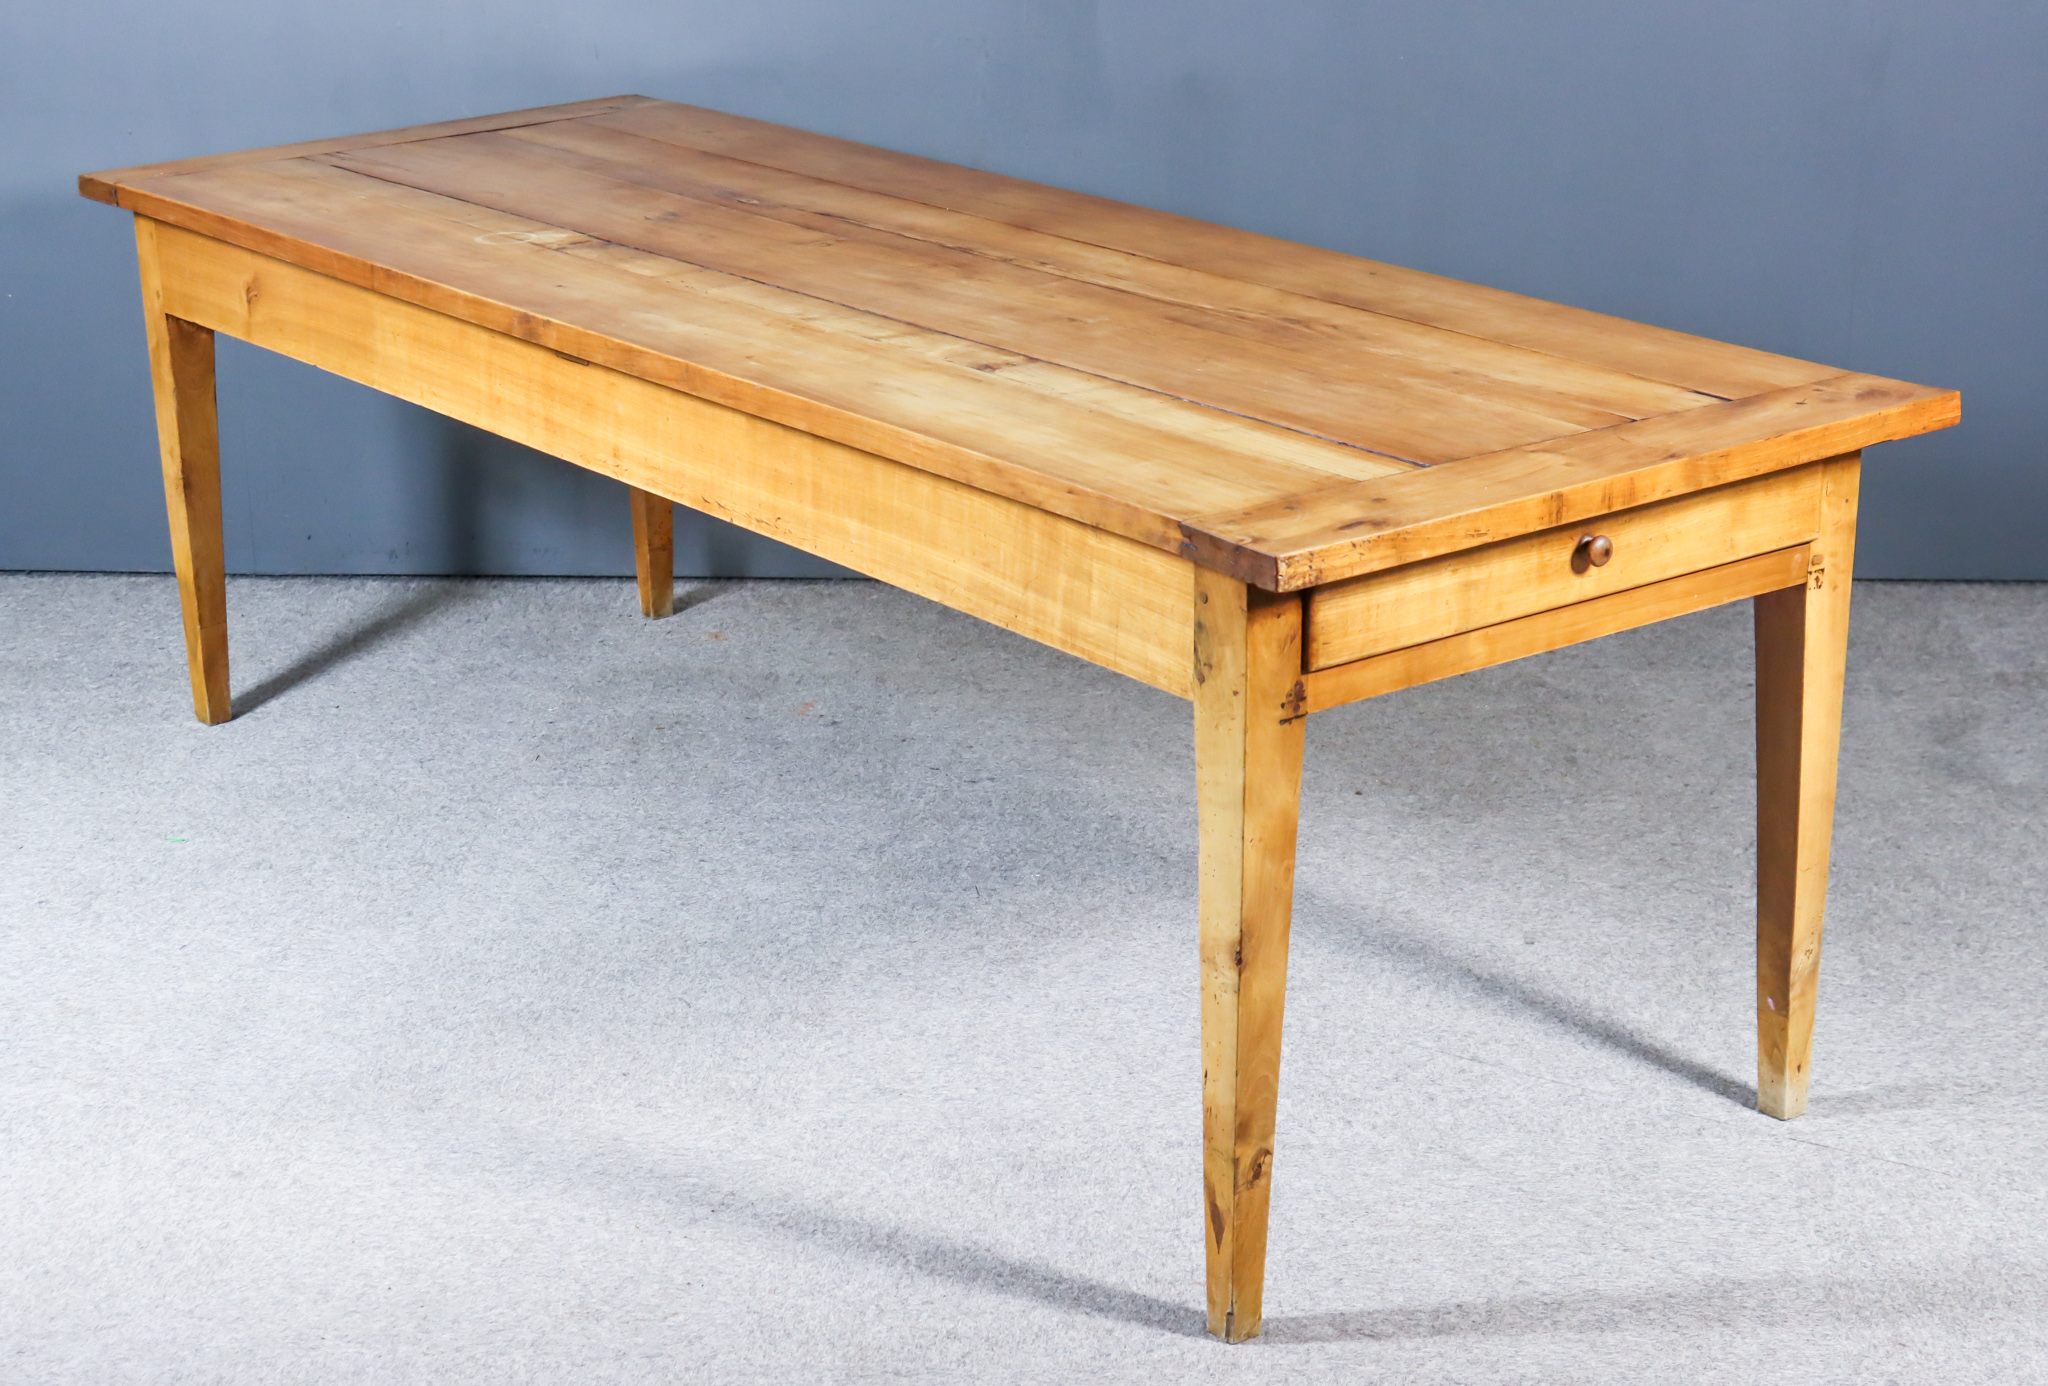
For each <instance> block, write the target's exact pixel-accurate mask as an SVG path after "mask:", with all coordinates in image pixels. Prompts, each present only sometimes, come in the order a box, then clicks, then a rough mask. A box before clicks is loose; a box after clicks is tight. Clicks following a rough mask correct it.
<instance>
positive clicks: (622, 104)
mask: <svg viewBox="0 0 2048 1386" xmlns="http://www.w3.org/2000/svg"><path fill="white" fill-rule="evenodd" d="M652 101H653V98H652V97H647V96H607V97H603V98H601V99H599V100H596V101H571V102H568V103H566V104H564V105H560V106H535V107H533V108H531V109H529V110H524V111H505V112H502V113H500V114H498V115H487V116H468V117H465V118H464V119H461V120H444V121H440V122H437V123H435V124H432V125H406V126H401V127H399V128H398V129H395V130H374V131H371V132H370V133H368V134H362V135H338V136H333V137H330V138H327V139H319V140H302V141H300V142H299V143H297V144H274V145H267V146H264V147H263V148H260V149H240V150H236V151H234V152H233V153H229V154H202V155H200V156H199V157H197V158H192V159H171V160H167V161H165V162H163V163H156V164H136V165H134V166H133V167H130V168H110V169H105V170H103V171H101V172H99V173H81V174H79V175H78V191H79V193H80V195H81V196H84V197H89V198H91V199H93V201H95V202H105V203H109V204H111V205H113V206H120V205H122V203H121V200H120V190H121V187H122V185H124V184H128V183H137V182H142V181H144V180H146V179H152V178H168V177H174V176H176V175H178V174H181V173H200V172H204V171H206V170H209V169H226V168H235V167H238V166H240V165H243V164H266V163H272V162H275V161H276V160H279V159H291V158H298V157H301V156H304V155H308V154H333V153H338V152H340V151H342V150H348V149H372V148H375V147H377V146H379V145H387V144H404V143H406V142H408V141H411V140H431V139H440V138H443V137H444V136H448V135H468V134H475V133H477V132H478V131H483V130H509V129H515V128H517V127H520V126H527V125H540V124H544V123H547V122H549V121H558V120H577V119H581V118H584V117H588V116H593V115H603V114H605V113H606V112H608V111H623V110H626V109H628V108H629V107H633V106H644V105H647V104H649V103H650V102H652Z"/></svg>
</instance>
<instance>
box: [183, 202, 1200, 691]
mask: <svg viewBox="0 0 2048 1386" xmlns="http://www.w3.org/2000/svg"><path fill="white" fill-rule="evenodd" d="M156 238H157V245H158V248H159V254H160V258H161V265H162V278H163V293H164V311H165V312H166V313H167V314H169V315H171V316H172V317H176V318H182V319H185V320H186V321H188V322H192V323H196V324H198V325H200V326H202V327H206V328H210V329H212V330H214V331H217V332H224V333H227V334H228V335H229V336H231V337H237V338H240V339H242V340H243V341H247V342H251V343H253V344H255V345H257V346H260V347H265V348H267V349H269V350H271V351H275V352H278V353H280V354H281V355H285V356H289V357H292V358H293V359H295V360H299V361H304V362H306V363H308V364H310V365H314V366H318V367H320V368H321V369H323V370H327V371H331V372H333V373H334V374H336V375H340V376H344V377H346V378H348V379H350V380H354V381H358V382H360V383H361V384H364V385H368V386H370V387H372V388H373V389H377V390H381V391H383V392H384V393H386V394H390V395H395V396H397V397H398V398H400V399H404V400H408V401H410V402H411V403H414V404H418V405H422V406H424V407H426V408H428V409H432V410H434V411H435V412H436V413H440V414H445V415H447V416H449V417H451V418H455V419H459V420H461V421H462V422H464V423H469V424H474V425H476V426H478V427H480V428H484V429H488V430H489V431H491V432H493V433H496V434H499V435H501V436H503V437H506V438H510V439H512V440H513V441H515V442H519V443H524V444H526V445H528V446H530V447H534V448H538V449H540V450H541V451H543V452H547V453H551V454H553V455H554V456H556V457H560V458H563V459H565V460H567V461H569V462H573V463H575V464H576V465H578V466H581V467H585V468H588V469H590V470H591V471H595V472H601V473H603V474H604V475H606V476H611V477H616V478H618V479H619V480H621V481H624V482H626V483H628V484H629V485H632V486H636V487H639V488H640V489H641V490H643V491H649V492H652V493H654V494H656V495H660V496H665V497H667V498H668V499H670V500H672V501H675V502H677V503H679V504H682V505H686V506H689V507H690V508H692V509H695V510H702V511H705V512H706V513H708V514H712V515H716V516H718V517H719V518H721V519H724V520H729V521H731V522H732V523H734V524H737V525H740V526H741V527H743V528H746V529H749V530H752V531H754V532H755V533H758V534H764V535H767V536H768V537H770V538H773V539H777V540H780V541H781V542H783V543H786V544H790V545H792V546H794V547H796V548H799V549H802V550H804V551H805V552H807V553H812V554H816V555H817V556H819V557H821V558H825V559H828V560H830V561H832V562H834V563H839V564H843V565H844V566H846V567H848V568H851V569H853V570H854V571H856V572H860V573H865V574H867V575H869V576H871V577H875V578H879V579H881V580H882V581H884V582H888V583H891V584H893V585H895V586H898V587H902V588H906V589H908V590H909V591H912V592H915V593H917V594H919V595H920V596H924V597H929V598H931V599H932V600H934V601H937V602H940V603H942V604H944V605H946V606H949V607H953V608H954V609H956V610H959V611H964V612H967V613H968V614H970V615H973V616H979V617H981V618H982V619H984V620H987V621H990V622H993V623H994V624H996V625H999V626H1002V627H1003V628H1004V629H1006V630H1011V631H1015V632H1017V633H1018V634H1020V635H1025V636H1029V637H1030V638H1032V639H1034V640H1038V641H1041V642H1043V643H1045V644H1048V645H1051V646H1053V647H1055V648H1057V649H1061V650H1065V651H1067V652H1068V653H1070V654H1074V655H1078V656H1080V657H1081V658H1083V659H1086V660H1089V661H1092V662H1093V663H1096V664H1100V665H1103V666H1104V667H1106V668H1109V669H1113V670H1115V671H1117V672H1118V673H1121V674H1128V675H1129V676H1131V677H1132V678H1135V679H1138V680H1140V681H1141V682H1144V683H1148V684H1151V685H1152V686H1153V687H1155V688H1159V689H1163V690H1165V691H1166V692H1169V693H1173V694H1177V695H1178V696H1180V697H1183V698H1185V697H1187V696H1189V692H1190V682H1191V678H1192V675H1191V655H1190V652H1191V650H1192V649H1193V641H1194V637H1193V601H1192V593H1193V584H1194V574H1193V569H1192V565H1191V564H1190V563H1189V562H1188V560H1187V559H1185V558H1181V557H1179V556H1177V555H1174V554H1170V553H1166V552H1164V551H1162V550H1159V549H1154V548H1151V547H1149V546H1147V545H1144V544H1140V543H1138V542H1137V541H1135V540H1131V539H1126V538H1124V537H1122V536H1121V535H1116V534H1111V533H1108V532H1106V531H1103V530H1099V529H1094V528H1092V527H1090V526H1088V525H1084V524H1080V523H1078V522H1076V521H1073V520H1069V519H1066V518H1065V517H1063V516H1058V515H1054V514H1051V513H1049V512H1047V511H1043V510H1039V509H1036V508H1035V507H1032V506H1028V505H1024V504H1022V503H1020V502H1017V501H1013V500H1010V499H1008V498H1006V497H1002V496H997V495H993V494H991V493H989V492H986V491H979V490H976V489H975V488H973V487H971V486H967V485H964V484H963V483H960V482H957V481H953V480H950V479H948V478H946V477H940V476H935V475H933V474H932V473H929V472H924V471H919V470H918V469H917V468H915V467H909V466H905V465H904V464H902V463H899V462H892V461H890V460H888V459H886V458H882V457H877V456H875V455H874V454H872V453H867V452H862V451H861V450H859V449H857V448H852V447H848V446H846V445H845V444H843V443H836V442H832V441H830V440H829V439H825V438H820V437H817V436H816V435H814V434H809V433H805V432H802V431H801V430H799V429H794V428H790V427H788V426H787V425H784V424H778V423H774V422H771V421H769V420H766V419H761V418H757V417H755V416H753V415H750V414H746V413H743V412H741V411H739V410H736V409H732V408H730V407H728V406H725V405H721V404H714V403H712V402H710V401H708V400H704V399H699V398H697V397H696V396H693V395H688V394H684V393H682V392H681V391H678V390H675V389H671V388H670V387H668V386H665V385H658V384H655V383H653V382H651V381H647V380H642V379H640V378H638V377H636V376H630V375H626V374H624V373H622V372H619V371H615V370H611V369H609V368H608V367H604V366H599V365H594V364H591V363H587V362H583V361H579V360H576V359H575V358H573V357H568V356H565V355H563V354H561V353H558V352H555V351H552V350H550V349H548V348H546V347H542V346H536V345H535V344H533V343H531V342H527V341H524V340H521V339H520V338H517V337H511V336H507V335H505V334H504V333H500V332H495V331H492V330H491V329H489V328H485V327H479V326H477V325H476V324H474V323H470V322H465V321H462V320H461V319H459V318H452V317H449V316H447V315H446V314H442V313H437V312H434V311H433V310H431V309H427V308H422V307H419V306H418V305H416V304H411V303H407V302H404V301H402V300H399V299H395V298H390V297H387V296H385V295H382V294H378V293H376V292H374V291H372V290H369V289H364V288H361V287H358V286H356V285H353V284H347V283H344V282H342V281H340V280H337V279H330V278H328V277H326V276H324V275H321V274H317V273H315V272H313V271H311V270H307V269H303V268H300V267H298V266H296V265H291V264H287V263H285V262H284V261H281V260H275V259H272V258H270V257H268V256H265V255H259V254H257V253H255V252H253V251H249V250H244V249H242V248H241V247H238V246H233V245H229V244H227V243H225V242H222V241H217V240H214V239H212V238H210V237H207V236H201V235H198V234H196V233H194V232H190V231H185V230H182V229H180V228H177V227H174V226H170V225H168V224H165V223H158V225H157V227H156Z"/></svg>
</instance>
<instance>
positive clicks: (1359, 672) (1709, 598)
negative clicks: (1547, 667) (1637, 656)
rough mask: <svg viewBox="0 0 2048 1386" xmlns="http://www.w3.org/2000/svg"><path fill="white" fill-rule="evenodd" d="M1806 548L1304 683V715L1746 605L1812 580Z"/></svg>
mask: <svg viewBox="0 0 2048 1386" xmlns="http://www.w3.org/2000/svg"><path fill="white" fill-rule="evenodd" d="M1806 564H1807V546H1806V545H1804V544H1800V545H1798V546H1797V547H1794V548H1790V549H1785V550H1782V551H1780V552H1778V553H1767V554H1759V555H1757V556H1756V557H1754V558H1745V559H1743V560H1741V561H1740V562H1736V563H1727V564H1723V565H1721V566H1720V567H1717V568H1708V569H1706V570H1704V571H1702V572H1697V573H1687V574H1685V575H1684V576H1683V577H1675V578H1666V579H1665V580H1664V581H1662V582H1653V583H1650V584H1649V585H1648V586H1645V587H1634V588H1630V589H1629V590H1627V591H1625V592H1616V593H1614V594H1613V595H1611V596H1606V597H1595V598H1593V599H1592V600H1590V601H1583V602H1577V603H1574V604H1573V605H1571V606H1561V607H1556V608H1553V609H1552V610H1549V611H1543V612H1539V613H1537V614H1536V615H1534V616H1524V617H1521V618H1520V619H1518V620H1513V621H1503V622H1502V623H1500V624H1499V625H1496V626H1486V627H1483V628H1482V629H1479V630H1472V631H1466V632H1465V633H1463V634H1462V635H1452V636H1446V637H1445V638H1443V639H1441V640H1432V641H1430V642H1428V643H1427V644H1423V645H1411V646H1409V647H1407V648H1406V649H1401V650H1394V651H1392V652H1390V653H1387V654H1382V655H1375V656H1373V657H1372V658H1370V659H1361V660H1357V661H1355V662H1354V663H1350V664H1339V665H1336V666H1334V667H1332V668H1328V669H1323V670H1319V671H1317V672H1314V673H1310V674H1306V675H1304V676H1303V678H1302V698H1301V710H1302V714H1303V715H1306V714H1308V713H1311V712H1323V711H1326V710H1327V709H1329V708H1333V707H1341V706H1343V705H1344V704H1345V703H1355V702H1358V701H1359V700H1361V699H1364V698H1377V697H1378V696H1380V695H1381V694H1382V693H1397V692H1399V691H1400V690H1401V689H1404V688H1413V687H1415V686H1416V685H1417V684H1423V683H1431V682H1434V681H1435V680H1437V679H1446V678H1450V677H1452V676H1453V675H1456V674H1469V673H1471V672H1472V671H1473V670H1475V669H1487V668H1491V667H1492V666H1493V665H1496V664H1505V663H1507V662H1508V661H1510V660H1515V659H1525V658H1527V657H1528V656H1530V655H1534V654H1542V653H1544V652H1545V651H1547V650H1557V649H1562V648H1564V647H1565V646H1566V645H1576V644H1578V643H1579V642H1581V641H1584V640H1596V639H1598V638H1599V637H1601V636H1603V635H1612V634H1614V633H1615V632H1617V631H1624V630H1634V629H1635V628H1636V627H1637V626H1646V625H1649V624H1650V623H1652V622H1653V621H1668V620H1670V619H1671V618H1672V617H1674V616H1684V615H1687V614H1688V613H1690V612H1694V611H1703V610H1705V609H1706V608H1707V607H1710V606H1720V605H1722V604H1723V603H1726V602H1733V601H1741V600H1742V599H1743V598H1745V597H1754V596H1756V595H1758V594H1759V593H1763V592H1774V591H1777V590H1779V589H1781V588H1785V587H1793V586H1797V585H1799V584H1801V583H1803V582H1804V581H1805V580H1806Z"/></svg>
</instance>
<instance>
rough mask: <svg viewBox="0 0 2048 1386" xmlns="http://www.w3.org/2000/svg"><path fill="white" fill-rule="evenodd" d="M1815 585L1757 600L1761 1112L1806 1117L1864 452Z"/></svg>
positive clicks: (1828, 499)
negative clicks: (1857, 493)
mask: <svg viewBox="0 0 2048 1386" xmlns="http://www.w3.org/2000/svg"><path fill="white" fill-rule="evenodd" d="M1823 465H1824V466H1825V467H1826V469H1827V470H1826V472H1825V474H1824V476H1825V479H1824V481H1823V484H1822V492H1821V494H1822V498H1821V526H1820V536H1819V538H1818V539H1817V540H1816V541H1815V543H1814V545H1813V557H1812V562H1811V565H1810V571H1809V574H1808V577H1807V581H1806V583H1805V584H1804V585H1802V586H1799V587H1787V588H1785V589H1783V590H1782V591H1777V592H1767V593H1765V594H1764V595H1763V596H1760V597H1758V598H1757V599H1756V791H1757V794H1756V798H1757V852H1756V856H1757V889H1756V895H1757V902H1756V903H1757V912H1756V1026H1757V1094H1756V1105H1757V1110H1758V1111H1760V1112H1765V1113H1767V1114H1769V1115H1771V1116H1774V1117H1777V1118H1779V1119H1780V1120H1790V1119H1791V1118H1793V1117H1796V1116H1798V1115H1799V1114H1800V1113H1801V1112H1803V1111H1805V1110H1806V1091H1807V1084H1808V1083H1809V1082H1810V1081H1811V1078H1812V1058H1813V1013H1814V999H1815V993H1816V988H1817V985H1818V981H1819V975H1820V936H1821V916H1822V911H1823V908H1824V906H1825V904H1826V901H1827V888H1828V842H1829V836H1830V834H1831V832H1832V830H1833V826H1834V816H1835V756H1836V750H1837V748H1838V746H1839V743H1840V740H1841V729H1842V673H1843V666H1844V661H1845V657H1846V655H1847V652H1848V642H1849V577H1850V570H1851V568H1852V565H1853V562H1854V558H1855V548H1856V485H1857V477H1858V471H1859V467H1860V454H1853V453H1852V454H1850V455H1848V456H1846V457H1838V458H1834V459H1832V460H1831V461H1829V462H1827V463H1825V464H1823Z"/></svg>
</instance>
